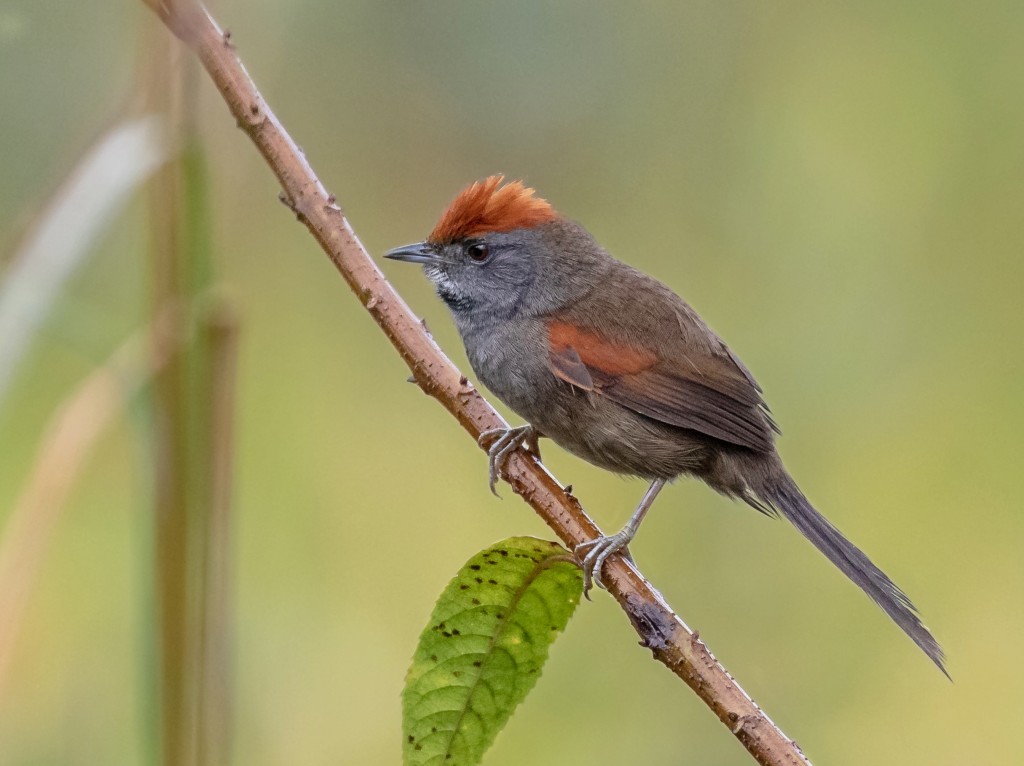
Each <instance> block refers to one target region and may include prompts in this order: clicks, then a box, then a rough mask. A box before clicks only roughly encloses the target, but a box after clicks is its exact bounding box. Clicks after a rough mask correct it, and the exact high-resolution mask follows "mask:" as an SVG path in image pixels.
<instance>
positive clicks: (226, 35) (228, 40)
mask: <svg viewBox="0 0 1024 766" xmlns="http://www.w3.org/2000/svg"><path fill="white" fill-rule="evenodd" d="M221 36H222V37H223V38H224V47H225V48H231V49H232V50H234V48H235V46H234V43H232V42H231V30H230V29H225V30H224V34H223V35H221Z"/></svg>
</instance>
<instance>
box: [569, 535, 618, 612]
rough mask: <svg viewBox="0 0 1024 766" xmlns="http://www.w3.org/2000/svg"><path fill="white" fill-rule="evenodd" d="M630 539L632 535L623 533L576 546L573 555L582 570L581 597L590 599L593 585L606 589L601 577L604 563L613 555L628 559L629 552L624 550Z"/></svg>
mask: <svg viewBox="0 0 1024 766" xmlns="http://www.w3.org/2000/svg"><path fill="white" fill-rule="evenodd" d="M631 539H632V535H630V534H625V533H624V531H623V532H617V533H615V534H614V535H605V536H602V537H598V538H597V539H595V540H588V541H587V542H585V543H580V544H579V545H577V546H576V550H575V551H574V553H575V555H576V558H577V560H579V562H580V567H582V569H583V595H584V596H586V597H587V599H589V598H590V590H591V588H593V587H594V586H595V585H596V586H597V587H598V588H600V589H601V590H607V589H608V588H607V587H606V586H605V584H604V580H603V579H602V577H601V572H602V570H603V569H604V563H605V561H607V560H608V557H609V556H611V555H612V554H613V553H618V552H623V555H624V556H627V557H628V556H629V551H626V550H625V548H626V546H627V545H629V541H630V540H631ZM581 557H582V558H581Z"/></svg>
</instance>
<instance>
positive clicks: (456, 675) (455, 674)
mask: <svg viewBox="0 0 1024 766" xmlns="http://www.w3.org/2000/svg"><path fill="white" fill-rule="evenodd" d="M452 675H453V676H455V677H456V678H459V677H460V676H461V675H462V671H461V670H453V671H452Z"/></svg>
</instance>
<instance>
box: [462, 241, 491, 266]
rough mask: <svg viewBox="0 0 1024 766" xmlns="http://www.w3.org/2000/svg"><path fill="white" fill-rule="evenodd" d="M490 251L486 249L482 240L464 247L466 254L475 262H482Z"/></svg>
mask: <svg viewBox="0 0 1024 766" xmlns="http://www.w3.org/2000/svg"><path fill="white" fill-rule="evenodd" d="M490 254H491V252H490V251H489V250H488V249H487V245H485V244H484V243H483V242H474V243H473V244H472V245H470V246H469V247H467V248H466V255H468V256H469V257H470V258H471V259H472V260H474V261H476V262H477V263H483V262H484V261H486V260H487V256H489V255H490Z"/></svg>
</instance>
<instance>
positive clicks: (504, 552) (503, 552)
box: [498, 551, 508, 556]
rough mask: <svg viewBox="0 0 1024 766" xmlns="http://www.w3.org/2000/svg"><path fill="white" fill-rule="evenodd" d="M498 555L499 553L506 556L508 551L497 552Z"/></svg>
mask: <svg viewBox="0 0 1024 766" xmlns="http://www.w3.org/2000/svg"><path fill="white" fill-rule="evenodd" d="M498 553H500V554H501V555H502V556H507V555H508V551H498Z"/></svg>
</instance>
